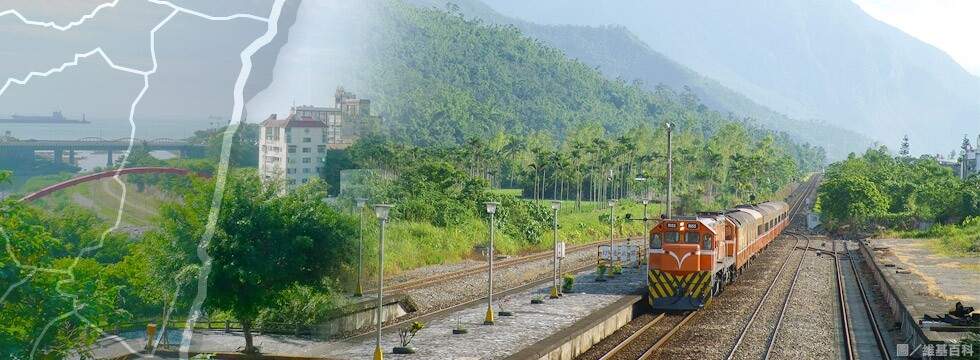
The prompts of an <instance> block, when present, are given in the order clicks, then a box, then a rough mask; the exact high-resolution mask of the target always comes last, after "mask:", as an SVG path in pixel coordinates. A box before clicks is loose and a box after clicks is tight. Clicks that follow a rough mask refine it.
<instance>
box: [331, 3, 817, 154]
mask: <svg viewBox="0 0 980 360" xmlns="http://www.w3.org/2000/svg"><path fill="white" fill-rule="evenodd" d="M373 3H374V2H365V3H364V4H373ZM369 13H371V19H373V22H374V23H373V24H372V26H371V29H370V31H369V32H367V33H365V34H363V38H359V39H360V40H361V43H362V45H363V46H362V48H363V49H364V59H363V62H362V63H361V64H360V69H359V70H358V71H357V72H356V76H354V78H355V79H352V80H351V82H350V83H349V84H346V85H350V86H349V88H350V89H356V91H357V92H358V94H359V95H361V96H362V97H364V98H367V99H371V100H372V112H373V113H376V114H379V115H381V116H382V117H383V118H384V127H385V128H386V129H387V130H388V134H390V136H391V137H393V138H394V139H395V140H399V141H406V142H411V143H414V144H417V145H424V146H453V145H456V144H459V143H462V142H464V141H466V140H467V139H469V138H471V137H477V138H491V137H494V136H496V135H498V134H502V133H504V134H515V135H525V136H530V137H535V138H538V139H544V140H542V141H559V142H561V141H564V140H566V137H567V136H569V135H570V134H574V133H575V132H576V131H583V129H591V130H590V131H594V129H595V126H599V125H601V127H602V131H603V132H606V133H611V134H624V133H626V132H628V131H635V130H637V129H638V128H641V127H644V128H649V127H650V126H651V125H653V126H655V127H656V128H659V125H660V124H662V123H664V122H671V123H675V124H677V125H678V128H679V129H681V131H683V132H685V133H689V134H693V135H696V137H698V138H700V137H701V136H700V135H705V136H711V135H713V134H715V133H717V132H718V129H720V128H721V127H722V126H723V125H725V124H726V123H729V122H734V121H737V122H741V123H744V125H745V128H746V129H747V130H748V131H749V133H750V134H751V135H752V137H753V138H755V139H761V138H763V137H765V136H767V135H773V138H774V140H775V142H776V144H777V145H778V146H780V147H783V148H785V149H788V150H789V152H790V153H794V154H799V156H798V158H799V159H801V160H805V161H815V162H817V164H819V163H821V162H822V161H823V159H824V149H822V148H817V147H815V146H811V145H809V144H801V143H799V142H794V141H793V140H792V139H791V138H790V136H789V135H787V134H786V133H784V132H776V131H772V130H769V129H765V128H763V127H761V126H759V125H758V124H753V123H752V122H748V121H744V120H743V119H737V118H729V117H728V116H727V115H726V114H724V113H720V112H718V111H713V110H711V109H710V108H708V107H707V106H706V105H704V104H703V103H701V102H700V101H699V99H698V97H697V95H696V94H694V93H692V92H689V91H685V90H676V89H673V88H670V87H667V86H659V87H657V88H656V90H655V91H648V90H646V89H645V88H644V87H643V86H642V84H638V83H629V82H627V81H624V80H614V79H608V78H606V77H605V76H603V74H601V73H599V72H598V71H596V70H595V69H593V67H592V66H589V65H587V64H585V63H583V62H581V61H578V60H575V59H572V58H569V57H568V56H566V55H565V54H564V53H563V52H562V51H560V50H558V49H555V48H553V47H550V46H547V45H546V44H543V43H542V42H541V41H538V40H535V39H533V38H530V37H528V36H526V35H525V34H524V33H522V32H521V30H519V29H517V28H516V27H514V26H510V25H499V24H488V23H486V22H484V21H483V20H480V19H472V18H465V17H464V16H461V15H460V14H458V13H455V12H452V13H451V12H446V11H445V10H442V9H436V10H432V9H428V8H420V7H416V6H412V5H410V4H408V3H406V2H402V1H398V0H388V1H381V2H379V3H377V6H373V9H371V10H370V11H369ZM597 124H599V125H597ZM810 164H813V163H812V162H810Z"/></svg>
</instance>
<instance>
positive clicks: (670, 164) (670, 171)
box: [664, 123, 674, 219]
mask: <svg viewBox="0 0 980 360" xmlns="http://www.w3.org/2000/svg"><path fill="white" fill-rule="evenodd" d="M664 127H666V128H667V218H668V219H670V198H671V195H673V190H672V189H671V187H672V186H671V185H672V183H673V182H674V161H673V160H671V154H670V133H671V131H674V124H671V123H666V124H664Z"/></svg>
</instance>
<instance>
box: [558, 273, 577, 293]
mask: <svg viewBox="0 0 980 360" xmlns="http://www.w3.org/2000/svg"><path fill="white" fill-rule="evenodd" d="M561 291H563V292H573V291H575V277H574V276H572V275H571V274H565V276H564V277H563V278H562V284H561Z"/></svg>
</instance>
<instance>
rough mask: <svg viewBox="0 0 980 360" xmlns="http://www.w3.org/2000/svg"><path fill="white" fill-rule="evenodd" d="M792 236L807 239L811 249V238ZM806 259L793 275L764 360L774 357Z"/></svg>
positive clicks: (804, 256)
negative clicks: (773, 352)
mask: <svg viewBox="0 0 980 360" xmlns="http://www.w3.org/2000/svg"><path fill="white" fill-rule="evenodd" d="M790 235H792V236H794V237H797V238H799V236H803V237H805V238H806V239H807V246H806V247H807V250H809V249H810V238H809V237H808V236H806V235H797V234H792V233H790ZM805 259H806V254H805V253H804V255H803V257H801V258H800V264H799V265H798V266H797V267H796V273H795V274H794V275H793V282H792V283H791V284H790V286H789V292H788V293H787V294H786V300H784V301H783V307H782V308H781V309H780V310H779V317H778V318H777V319H776V326H775V327H774V328H773V329H772V335H771V336H770V337H769V341H768V342H767V343H766V352H765V354H764V355H763V357H762V358H763V359H768V358H769V357H770V356H772V350H773V349H774V348H775V347H774V346H773V345H775V344H776V337H777V336H779V327H780V325H782V323H783V317H784V316H785V315H786V309H787V308H789V300H790V299H791V298H793V289H795V288H796V283H797V282H798V281H799V279H800V270H803V260H805Z"/></svg>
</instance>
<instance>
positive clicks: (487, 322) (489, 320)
mask: <svg viewBox="0 0 980 360" xmlns="http://www.w3.org/2000/svg"><path fill="white" fill-rule="evenodd" d="M483 325H493V309H492V308H490V307H489V306H487V317H486V319H484V320H483Z"/></svg>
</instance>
